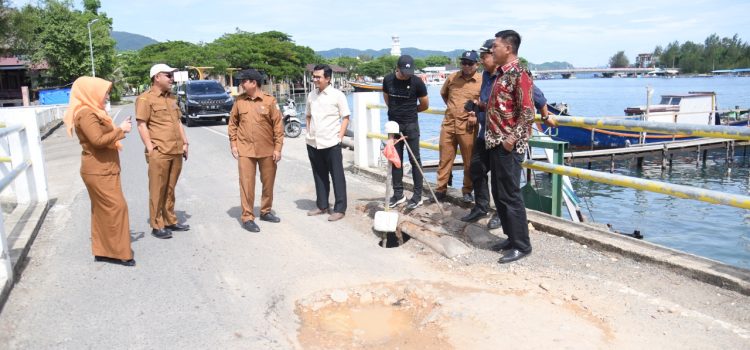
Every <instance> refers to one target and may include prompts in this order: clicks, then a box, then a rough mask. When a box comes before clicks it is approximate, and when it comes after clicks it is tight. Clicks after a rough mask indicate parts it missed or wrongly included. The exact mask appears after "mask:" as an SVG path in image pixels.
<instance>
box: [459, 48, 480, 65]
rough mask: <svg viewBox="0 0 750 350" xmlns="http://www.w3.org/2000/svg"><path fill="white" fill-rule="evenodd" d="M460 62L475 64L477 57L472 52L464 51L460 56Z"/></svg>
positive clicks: (474, 52)
mask: <svg viewBox="0 0 750 350" xmlns="http://www.w3.org/2000/svg"><path fill="white" fill-rule="evenodd" d="M461 61H471V62H474V63H476V62H477V61H479V55H477V52H476V51H474V50H471V51H464V53H462V54H461Z"/></svg>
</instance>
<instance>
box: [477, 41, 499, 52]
mask: <svg viewBox="0 0 750 350" xmlns="http://www.w3.org/2000/svg"><path fill="white" fill-rule="evenodd" d="M493 45H495V39H487V40H486V41H485V42H484V44H482V47H480V48H479V53H480V54H482V53H491V52H492V46H493Z"/></svg>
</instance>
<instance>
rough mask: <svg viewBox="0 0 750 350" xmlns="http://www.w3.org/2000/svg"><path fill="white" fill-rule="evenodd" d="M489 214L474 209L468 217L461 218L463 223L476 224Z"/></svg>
mask: <svg viewBox="0 0 750 350" xmlns="http://www.w3.org/2000/svg"><path fill="white" fill-rule="evenodd" d="M485 215H487V213H485V212H483V211H481V210H479V209H477V208H476V207H475V208H472V209H471V211H470V212H469V214H466V216H464V217H462V218H461V221H463V222H476V221H477V220H479V219H481V218H483V217H484V216H485Z"/></svg>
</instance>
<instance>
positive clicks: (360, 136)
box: [352, 92, 381, 167]
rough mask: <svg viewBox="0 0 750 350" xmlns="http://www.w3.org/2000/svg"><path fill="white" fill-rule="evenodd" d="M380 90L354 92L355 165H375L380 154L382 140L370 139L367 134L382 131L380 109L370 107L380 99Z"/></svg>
mask: <svg viewBox="0 0 750 350" xmlns="http://www.w3.org/2000/svg"><path fill="white" fill-rule="evenodd" d="M380 95H381V93H379V92H356V93H354V99H353V100H354V110H353V111H352V113H353V114H354V115H353V120H352V129H353V130H354V165H356V166H358V167H374V166H376V165H377V162H378V156H379V154H380V141H378V140H376V139H370V138H368V137H367V134H368V133H370V132H380V109H379V108H369V107H368V106H370V105H376V104H377V103H378V102H379V101H380Z"/></svg>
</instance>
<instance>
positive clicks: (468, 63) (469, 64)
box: [461, 61, 474, 66]
mask: <svg viewBox="0 0 750 350" xmlns="http://www.w3.org/2000/svg"><path fill="white" fill-rule="evenodd" d="M461 65H462V66H473V65H474V62H471V61H461Z"/></svg>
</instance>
